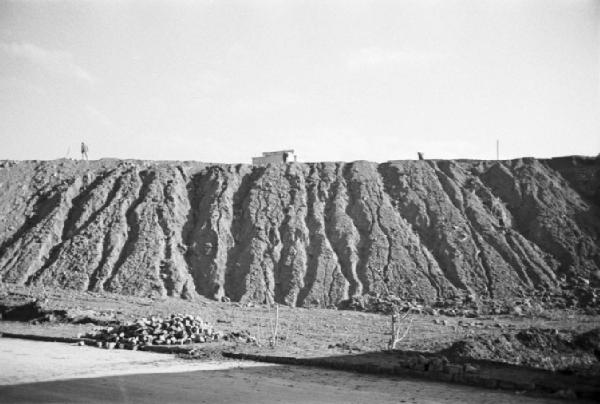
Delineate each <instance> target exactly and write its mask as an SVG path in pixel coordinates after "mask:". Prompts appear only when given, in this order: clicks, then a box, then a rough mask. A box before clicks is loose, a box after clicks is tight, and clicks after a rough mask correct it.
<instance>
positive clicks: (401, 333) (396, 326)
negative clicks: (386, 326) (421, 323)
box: [388, 309, 414, 349]
mask: <svg viewBox="0 0 600 404" xmlns="http://www.w3.org/2000/svg"><path fill="white" fill-rule="evenodd" d="M410 314H411V310H410V309H409V310H407V311H406V313H404V314H402V315H400V313H398V312H397V311H396V310H395V309H394V310H392V337H391V338H390V341H389V344H388V348H389V349H396V345H398V343H399V342H401V341H403V340H404V339H405V338H406V337H407V336H408V333H409V332H410V329H411V327H412V323H413V320H414V317H412V316H410ZM409 316H410V317H409ZM407 318H408V321H407Z"/></svg>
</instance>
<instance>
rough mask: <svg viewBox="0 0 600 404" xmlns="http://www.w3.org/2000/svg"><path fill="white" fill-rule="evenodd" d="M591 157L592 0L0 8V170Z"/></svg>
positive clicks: (595, 64) (599, 69) (597, 82)
mask: <svg viewBox="0 0 600 404" xmlns="http://www.w3.org/2000/svg"><path fill="white" fill-rule="evenodd" d="M496 139H499V140H500V157H501V158H514V157H521V156H535V157H551V156H559V155H569V154H583V155H596V154H598V153H599V152H600V1H598V0H503V1H498V0H389V1H376V0H373V1H351V0H339V1H327V0H314V1H311V0H305V1H300V0H298V1H295V0H286V1H275V0H273V1H253V0H240V1H227V0H218V1H83V0H75V1H64V0H45V1H36V0H21V1H13V0H0V159H54V158H60V157H65V156H67V153H69V156H70V157H78V155H79V144H80V142H81V141H85V142H86V143H88V145H89V147H90V158H91V159H97V158H101V157H120V158H140V159H160V160H199V161H206V162H250V158H251V157H252V156H255V155H259V154H260V153H261V152H262V151H270V150H279V149H284V148H285V149H287V148H293V149H295V150H296V152H297V154H298V157H299V160H300V161H332V160H346V161H351V160H359V159H364V160H372V161H386V160H390V159H414V158H416V153H417V151H422V152H424V153H425V157H427V158H482V159H493V158H495V154H496V149H495V147H496Z"/></svg>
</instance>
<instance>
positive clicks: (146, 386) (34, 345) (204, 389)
mask: <svg viewBox="0 0 600 404" xmlns="http://www.w3.org/2000/svg"><path fill="white" fill-rule="evenodd" d="M30 402H31V403H41V402H44V403H46V402H53V403H104V402H110V403H154V402H157V403H158V402H160V403H192V402H193V403H211V404H216V403H236V404H239V403H244V404H246V403H340V404H341V403H494V404H502V403H515V402H519V403H526V404H527V403H531V404H533V403H543V402H552V403H560V402H561V401H556V400H547V399H546V400H545V399H541V398H530V397H525V396H519V395H516V394H514V393H507V392H501V391H493V390H481V389H477V388H471V387H464V386H456V385H450V384H445V383H437V382H428V381H420V380H412V379H408V380H407V379H400V378H387V377H378V376H369V375H359V374H353V373H349V372H337V371H329V370H324V369H316V368H309V367H294V366H280V365H268V364H260V363H256V362H245V361H244V362H237V361H224V362H199V361H185V360H182V359H177V358H175V357H173V356H171V355H164V354H155V353H150V352H133V351H119V350H116V351H108V350H103V349H98V348H91V347H79V346H74V345H68V344H61V343H52V342H36V341H26V340H18V339H9V338H0V403H30Z"/></svg>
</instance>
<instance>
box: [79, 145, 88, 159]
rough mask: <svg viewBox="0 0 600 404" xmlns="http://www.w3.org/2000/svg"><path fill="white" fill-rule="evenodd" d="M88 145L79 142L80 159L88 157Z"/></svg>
mask: <svg viewBox="0 0 600 404" xmlns="http://www.w3.org/2000/svg"><path fill="white" fill-rule="evenodd" d="M88 150H89V149H88V147H87V145H86V144H85V143H83V142H81V159H82V160H83V159H86V160H87V159H88Z"/></svg>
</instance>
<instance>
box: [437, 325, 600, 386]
mask: <svg viewBox="0 0 600 404" xmlns="http://www.w3.org/2000/svg"><path fill="white" fill-rule="evenodd" d="M599 336H600V328H595V329H593V330H590V331H588V332H585V333H581V334H577V333H575V332H572V331H565V330H562V331H559V330H557V329H543V328H536V327H531V328H527V329H523V330H520V331H512V332H505V333H502V334H500V335H496V336H489V335H473V336H469V337H467V338H465V339H462V340H460V341H457V342H455V343H454V344H452V345H451V346H450V347H448V348H447V349H444V350H442V351H440V354H443V355H445V356H447V357H448V358H450V359H452V360H453V361H465V360H488V361H495V362H504V363H510V364H514V365H521V366H529V367H535V368H541V369H547V370H554V371H558V370H560V371H577V372H580V373H585V372H587V373H589V372H598V368H600V349H599V343H598V341H599V339H598V337H599ZM599 375H600V373H599Z"/></svg>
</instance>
